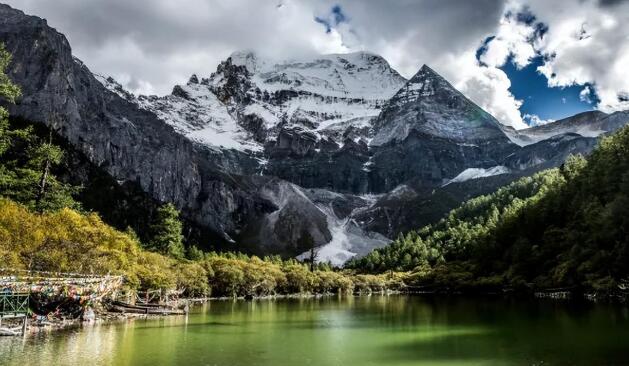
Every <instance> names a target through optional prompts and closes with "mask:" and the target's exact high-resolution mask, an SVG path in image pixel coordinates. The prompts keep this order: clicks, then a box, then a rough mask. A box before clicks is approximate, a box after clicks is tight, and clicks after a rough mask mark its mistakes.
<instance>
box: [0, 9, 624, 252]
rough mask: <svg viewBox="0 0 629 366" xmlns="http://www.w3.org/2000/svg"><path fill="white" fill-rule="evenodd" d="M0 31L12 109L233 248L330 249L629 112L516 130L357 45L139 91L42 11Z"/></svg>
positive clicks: (577, 142)
mask: <svg viewBox="0 0 629 366" xmlns="http://www.w3.org/2000/svg"><path fill="white" fill-rule="evenodd" d="M0 41H2V42H4V43H5V44H6V46H7V48H8V50H9V51H10V52H11V53H12V54H13V62H12V64H11V65H10V67H9V72H10V76H11V78H12V79H13V80H14V81H15V82H16V83H18V84H19V85H20V86H21V87H22V90H23V95H24V96H23V98H22V99H21V100H20V101H19V102H18V104H17V105H15V106H10V109H11V112H12V113H13V114H15V115H17V116H20V117H23V118H26V119H29V120H33V121H41V122H44V123H45V124H47V125H48V126H50V127H51V128H53V129H55V130H56V131H57V132H58V133H59V134H61V135H63V136H64V137H66V138H67V139H68V141H69V142H70V143H71V144H72V145H73V146H74V147H75V148H77V149H78V150H80V151H82V152H83V153H84V154H85V155H86V156H87V157H88V158H89V159H90V161H91V162H93V163H94V164H97V165H99V166H100V167H101V168H102V169H104V170H105V171H107V172H108V174H110V175H111V176H112V177H113V178H115V179H116V180H118V181H119V182H121V183H122V182H134V183H137V185H138V186H139V187H141V189H142V190H144V191H145V192H146V193H148V194H149V195H150V196H151V197H153V198H154V199H156V200H158V201H162V202H165V201H169V202H174V203H175V204H176V205H177V206H178V207H179V208H180V209H182V212H183V214H184V215H185V216H186V217H187V218H188V219H190V220H192V221H194V222H196V223H197V224H198V225H200V226H203V227H206V228H208V229H209V230H211V231H213V232H215V233H216V234H217V235H218V236H219V237H222V238H223V240H224V241H225V242H234V244H233V245H234V249H240V250H247V251H250V252H255V253H260V254H267V253H280V254H283V255H286V256H289V255H298V254H300V253H302V252H305V251H307V250H308V249H309V246H311V245H313V243H314V245H316V246H318V247H319V249H320V255H319V258H320V259H321V260H330V261H332V262H333V263H335V264H340V263H342V262H343V261H345V260H347V259H348V258H350V257H351V256H353V255H356V254H358V255H360V254H364V253H367V252H368V251H369V250H370V249H372V248H374V247H378V246H382V245H385V244H386V243H387V242H388V241H389V238H392V237H394V236H396V235H397V234H398V233H399V232H401V231H404V230H407V229H410V228H414V227H417V226H421V225H423V224H426V223H429V222H431V221H433V220H436V219H438V218H439V217H440V216H441V215H443V214H444V213H445V212H447V211H448V210H449V209H451V208H453V207H455V206H456V205H458V204H459V203H460V202H461V201H462V200H464V199H467V198H470V197H472V196H474V195H477V194H482V193H487V192H489V191H491V190H493V189H495V188H496V187H498V186H499V185H501V184H504V183H507V182H509V181H511V180H513V179H515V178H517V177H519V176H522V175H525V174H531V173H532V172H534V171H537V170H539V169H543V168H547V167H551V166H557V165H559V164H561V163H562V162H563V161H564V159H565V158H566V156H567V155H568V154H570V153H588V152H589V151H591V149H592V147H593V146H594V144H595V143H596V137H597V136H598V135H600V134H604V133H608V132H610V131H613V130H615V129H617V128H619V127H620V126H623V125H624V124H626V123H627V122H628V120H629V115H628V114H627V113H616V114H612V115H605V114H602V113H600V112H596V113H594V112H592V113H588V114H584V115H580V116H575V117H574V118H572V119H569V120H566V121H562V122H556V123H555V124H551V125H546V126H542V127H536V128H531V129H527V130H521V131H515V130H513V129H510V128H507V127H505V126H502V125H500V123H499V122H498V121H496V120H495V118H493V117H492V116H491V115H489V114H488V113H487V112H485V111H484V110H482V109H481V108H480V107H478V106H477V105H475V104H474V103H472V102H471V101H470V100H469V99H467V98H466V97H465V96H463V95H462V94H461V93H460V92H458V91H457V90H456V89H455V88H454V87H452V85H450V84H449V83H448V82H447V81H446V80H445V79H443V78H442V77H441V76H439V75H438V74H437V73H436V72H434V71H433V70H432V69H430V68H429V67H427V66H424V67H422V68H421V69H420V70H419V72H418V73H417V74H416V75H415V76H414V77H413V78H412V79H411V80H408V81H407V80H405V79H404V78H402V77H401V76H400V75H399V74H398V73H397V72H395V70H393V69H391V67H390V66H389V65H388V63H387V62H386V61H385V60H384V59H382V58H381V57H379V56H377V55H373V54H370V53H365V52H360V53H354V54H348V55H326V56H320V57H317V58H313V59H306V60H290V61H283V60H280V61H273V60H269V59H264V58H262V57H260V56H259V55H257V54H255V53H252V52H237V53H234V54H233V55H232V56H231V57H230V58H228V59H227V60H225V61H224V62H223V63H221V64H220V65H219V66H218V68H217V70H216V72H214V73H212V74H211V75H210V76H209V77H198V76H196V75H193V76H192V77H190V80H189V81H188V82H187V83H186V84H185V85H178V86H175V87H174V88H173V91H172V93H171V94H170V95H167V96H163V97H159V96H135V95H133V94H131V93H129V92H127V91H125V90H124V88H123V87H122V86H121V85H119V84H118V83H116V81H115V80H113V79H111V78H107V77H102V76H94V75H93V74H92V73H91V72H90V71H89V70H88V68H87V67H86V66H85V65H83V63H81V62H80V61H79V60H77V59H75V58H73V57H72V54H71V49H70V45H69V44H68V42H67V40H66V39H65V37H64V36H63V35H61V34H59V33H58V32H56V31H55V30H54V29H52V28H50V27H49V26H48V25H47V24H46V22H45V21H44V20H42V19H39V18H37V17H33V16H27V15H24V14H23V13H22V12H20V11H17V10H14V9H12V8H10V7H8V6H4V5H0ZM244 243H246V246H245V244H244Z"/></svg>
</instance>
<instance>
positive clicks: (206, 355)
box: [0, 296, 629, 366]
mask: <svg viewBox="0 0 629 366" xmlns="http://www.w3.org/2000/svg"><path fill="white" fill-rule="evenodd" d="M193 310H194V313H192V314H190V315H189V316H188V317H183V316H180V317H170V318H162V319H154V320H129V321H126V322H122V323H116V324H106V325H92V326H83V327H81V328H77V329H72V330H66V331H62V332H55V333H47V334H41V335H37V336H30V337H26V338H21V337H17V338H2V339H0V365H19V366H24V365H47V366H48V365H220V366H236V365H247V366H253V365H272V366H281V365H347V366H354V365H360V366H368V365H629V309H628V308H627V307H626V306H623V305H601V304H583V303H579V304H577V303H570V302H557V301H551V300H535V301H522V300H515V299H502V298H481V299H479V298H472V299H470V298H461V297H448V298H443V297H420V296H413V297H408V296H371V297H350V298H343V299H338V298H325V299H291V300H288V299H287V300H259V301H235V302H233V301H215V302H211V303H209V304H207V305H205V306H203V307H197V308H195V309H193Z"/></svg>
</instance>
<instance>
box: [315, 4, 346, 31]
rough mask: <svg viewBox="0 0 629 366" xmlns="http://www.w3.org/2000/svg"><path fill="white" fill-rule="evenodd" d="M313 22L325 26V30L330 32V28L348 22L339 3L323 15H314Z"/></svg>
mask: <svg viewBox="0 0 629 366" xmlns="http://www.w3.org/2000/svg"><path fill="white" fill-rule="evenodd" d="M314 20H315V22H317V23H319V24H321V25H323V26H324V27H325V32H326V33H330V32H331V31H332V29H333V28H334V27H336V26H338V25H339V24H341V23H348V22H349V18H348V17H347V14H345V12H344V11H343V8H341V6H340V5H334V6H333V7H332V8H331V9H330V12H329V13H328V14H326V15H325V16H315V18H314Z"/></svg>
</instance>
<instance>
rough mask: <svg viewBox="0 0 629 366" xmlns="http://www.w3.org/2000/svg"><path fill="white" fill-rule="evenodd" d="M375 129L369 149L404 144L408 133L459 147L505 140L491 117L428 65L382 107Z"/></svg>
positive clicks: (498, 126)
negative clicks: (426, 136) (413, 132)
mask: <svg viewBox="0 0 629 366" xmlns="http://www.w3.org/2000/svg"><path fill="white" fill-rule="evenodd" d="M375 129H376V136H375V137H374V139H373V140H372V145H383V144H386V143H388V142H389V141H392V140H404V139H405V138H406V137H407V136H408V135H409V134H410V132H411V131H416V132H420V133H424V134H428V135H432V136H435V137H440V138H446V139H450V140H454V141H456V142H459V143H474V144H476V143H484V142H486V141H487V140H495V139H499V140H504V141H507V140H508V138H507V137H506V135H505V134H504V133H503V132H502V129H501V127H500V123H499V122H498V121H497V120H496V119H495V118H494V117H493V116H492V115H490V114H489V113H487V112H486V111H484V110H483V109H482V108H480V107H479V106H477V105H476V104H474V103H473V102H472V101H471V100H469V99H468V98H466V97H465V96H464V95H463V94H462V93H461V92H459V91H458V90H457V89H456V88H455V87H454V86H452V84H450V83H449V82H448V81H447V80H446V79H445V78H444V77H442V76H441V75H439V74H438V73H437V72H436V71H434V70H433V69H431V68H430V67H429V66H428V65H423V66H422V67H421V68H420V69H419V71H418V72H417V73H416V74H415V75H414V76H413V77H412V78H411V79H410V80H409V81H408V82H407V83H406V84H405V85H404V86H403V87H402V88H401V89H400V90H399V91H398V92H397V93H396V94H395V95H394V96H393V97H392V98H391V99H390V100H389V102H388V103H387V104H386V105H385V106H384V107H383V109H382V112H381V113H380V115H379V116H378V119H377V120H376V122H375Z"/></svg>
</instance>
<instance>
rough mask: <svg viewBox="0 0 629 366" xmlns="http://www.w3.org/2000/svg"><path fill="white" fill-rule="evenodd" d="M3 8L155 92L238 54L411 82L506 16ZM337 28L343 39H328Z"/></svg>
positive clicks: (422, 9) (136, 5) (393, 8)
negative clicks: (360, 55) (294, 59)
mask: <svg viewBox="0 0 629 366" xmlns="http://www.w3.org/2000/svg"><path fill="white" fill-rule="evenodd" d="M8 2H9V3H10V4H11V5H12V6H15V7H18V8H20V9H23V10H25V11H26V12H27V13H31V14H35V15H39V16H41V17H45V18H47V19H48V20H49V24H51V25H52V26H54V27H56V28H58V29H59V30H60V31H61V32H63V33H64V34H66V36H67V37H68V38H69V40H70V42H71V44H72V46H73V48H74V50H75V53H76V54H77V55H78V56H79V57H80V58H82V59H83V60H84V61H85V62H86V63H87V64H88V65H89V66H90V67H91V68H92V69H94V70H95V71H96V72H100V73H104V74H112V75H114V76H116V77H118V78H123V79H125V78H128V79H129V80H122V81H123V82H125V83H128V82H129V81H130V80H131V79H136V80H141V81H143V82H144V83H145V84H151V85H153V86H154V87H155V89H156V91H158V92H162V93H163V92H167V91H169V90H170V88H171V86H172V83H173V82H174V81H177V80H178V81H182V80H185V78H187V76H188V75H189V74H190V73H192V72H197V73H200V74H208V73H210V72H211V71H213V69H214V68H215V67H216V64H217V63H218V62H219V61H220V60H221V59H223V58H225V57H226V56H228V55H229V53H230V52H231V51H234V50H238V49H244V48H250V49H257V50H262V51H265V50H266V51H267V52H268V51H269V50H272V51H273V53H274V55H276V56H277V57H283V56H284V55H299V54H305V53H315V52H321V51H332V52H335V51H337V52H338V51H342V49H336V48H338V47H359V48H361V49H368V50H370V51H373V52H376V53H383V54H384V55H385V56H390V57H392V58H393V59H392V60H391V61H393V63H394V66H397V67H398V68H400V69H401V70H400V71H401V72H403V73H404V74H406V75H408V74H412V73H413V72H414V71H415V69H416V68H418V67H419V66H421V63H424V62H426V63H429V62H430V61H431V60H434V59H436V57H438V56H439V55H441V54H443V53H444V52H453V50H456V49H462V48H465V47H468V46H469V44H470V42H471V43H474V42H480V40H482V39H483V38H484V37H482V36H483V35H486V34H487V33H488V32H490V31H491V30H492V28H494V27H495V25H496V23H497V22H498V21H499V19H500V15H501V13H502V10H503V7H504V4H503V2H502V0H479V1H463V2H460V1H457V2H455V1H443V0H442V1H438V0H426V1H409V0H400V1H396V2H389V1H386V2H385V1H376V0H370V1H359V0H346V1H315V0H312V1H310V0H304V1H290V0H286V1H282V2H280V3H279V4H278V2H277V1H273V2H271V1H241V0H236V1H234V0H231V1H203V0H191V1H177V2H175V1H170V0H152V1H128V0H107V1H104V0H82V1H76V0H56V1H49V0H9V1H8ZM278 5H280V6H278ZM315 19H319V22H320V23H323V24H324V25H325V26H324V27H322V26H321V24H318V23H317V21H315ZM340 25H343V28H339V26H340ZM334 28H339V29H337V30H338V34H340V36H341V37H342V36H344V35H345V36H346V37H345V38H346V39H341V40H335V39H334V38H333V37H334V36H335V35H334V34H329V33H333V32H332V29H334ZM326 31H327V32H328V34H326ZM350 37H351V38H352V39H351V40H350V39H349V38H350ZM335 42H337V43H338V44H335ZM327 43H329V44H327ZM358 43H359V44H358ZM335 47H336V48H335ZM112 52H113V53H117V54H118V55H117V57H111V56H110V55H107V53H112ZM186 59H187V61H186ZM136 84H137V85H140V84H139V83H136ZM128 86H131V85H128Z"/></svg>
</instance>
